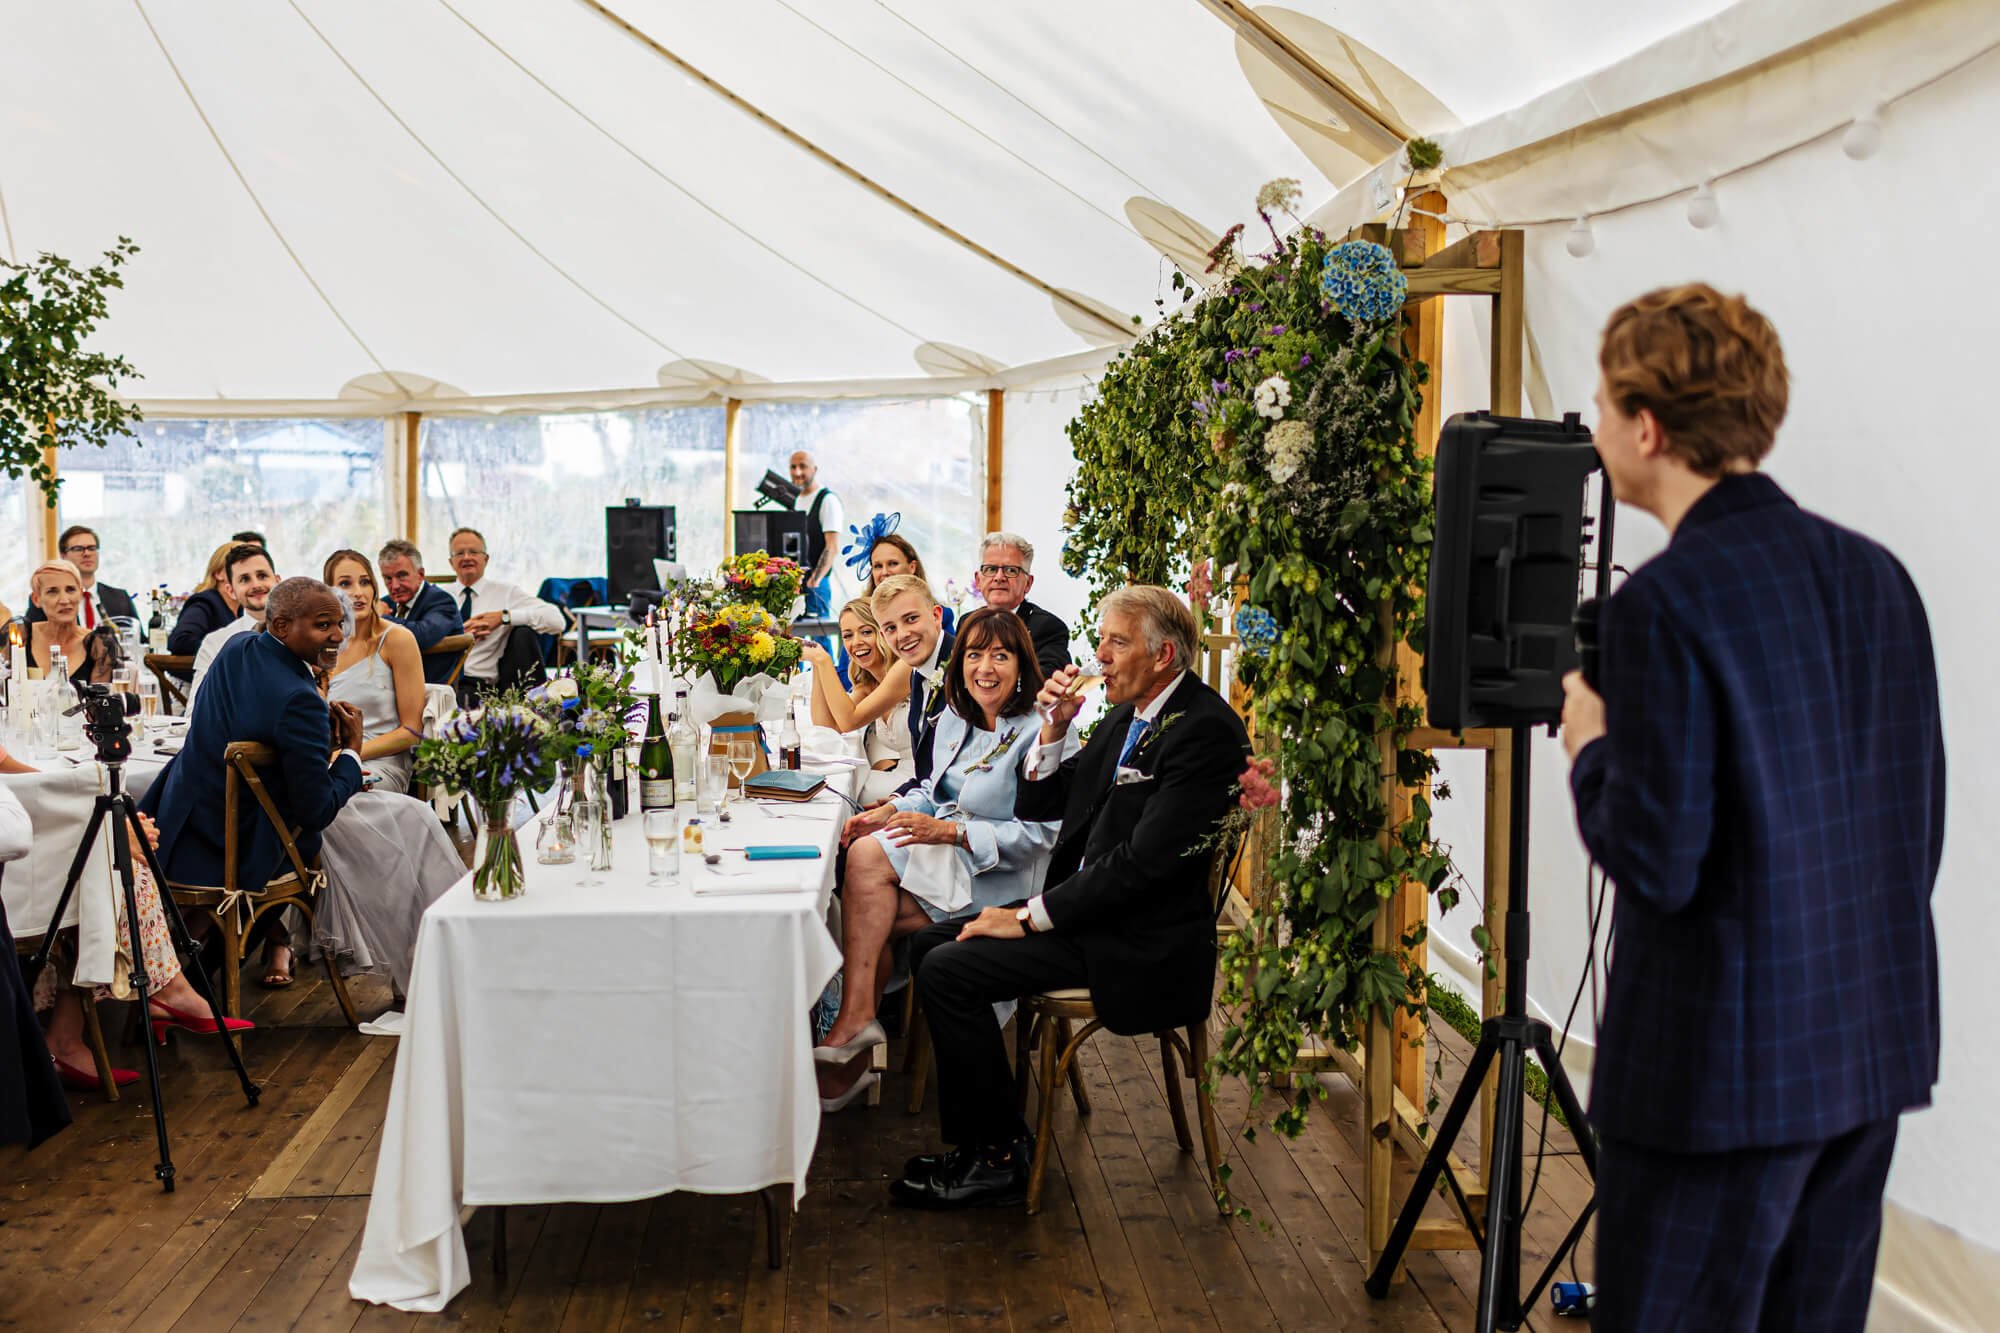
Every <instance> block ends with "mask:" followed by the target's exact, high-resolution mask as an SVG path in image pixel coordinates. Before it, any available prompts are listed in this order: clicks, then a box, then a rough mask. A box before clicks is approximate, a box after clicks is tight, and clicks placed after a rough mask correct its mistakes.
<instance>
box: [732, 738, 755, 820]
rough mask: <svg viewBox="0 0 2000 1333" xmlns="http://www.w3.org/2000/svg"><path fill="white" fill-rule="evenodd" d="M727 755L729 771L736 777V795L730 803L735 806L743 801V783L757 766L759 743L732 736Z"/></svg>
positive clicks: (751, 739) (750, 739)
mask: <svg viewBox="0 0 2000 1333" xmlns="http://www.w3.org/2000/svg"><path fill="white" fill-rule="evenodd" d="M727 753H728V755H729V771H730V772H731V773H734V774H735V775H736V795H735V796H734V797H731V798H730V803H731V804H734V803H735V802H736V801H738V800H741V799H742V797H743V781H744V779H746V778H748V777H749V776H750V770H751V769H752V768H754V767H756V765H757V742H756V740H755V739H753V738H752V737H749V736H731V737H730V738H729V749H728V751H727Z"/></svg>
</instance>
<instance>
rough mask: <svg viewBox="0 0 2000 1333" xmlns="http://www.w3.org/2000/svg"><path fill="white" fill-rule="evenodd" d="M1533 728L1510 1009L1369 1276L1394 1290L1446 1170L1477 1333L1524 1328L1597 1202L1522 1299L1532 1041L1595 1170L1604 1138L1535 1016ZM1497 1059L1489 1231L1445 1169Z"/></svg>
mask: <svg viewBox="0 0 2000 1333" xmlns="http://www.w3.org/2000/svg"><path fill="white" fill-rule="evenodd" d="M1529 732H1530V728H1528V727H1525V726H1517V727H1515V728H1514V729H1513V760H1514V762H1513V773H1512V775H1511V779H1510V781H1509V784H1508V790H1509V792H1510V793H1511V795H1512V798H1513V802H1512V804H1513V809H1512V813H1511V815H1510V825H1509V835H1510V836H1509V845H1508V853H1507V883H1508V885H1509V887H1510V888H1511V890H1512V893H1513V897H1512V900H1511V901H1510V902H1509V904H1508V908H1507V925H1506V944H1505V948H1506V956H1507V998H1506V1006H1505V1008H1504V1009H1503V1010H1502V1011H1501V1013H1500V1015H1499V1017H1497V1018H1489V1019H1487V1020H1486V1021H1485V1023H1484V1024H1482V1025H1481V1029H1480V1036H1479V1046H1478V1049H1476V1050H1474V1051H1473V1053H1472V1059H1471V1060H1470V1061H1469V1062H1468V1063H1467V1064H1466V1067H1465V1081H1464V1082H1462V1083H1460V1084H1459V1086H1458V1093H1457V1095H1456V1096H1454V1097H1453V1098H1452V1099H1451V1107H1450V1109H1449V1110H1447V1111H1446V1112H1445V1115H1444V1120H1443V1122H1442V1123H1441V1124H1440V1125H1439V1126H1438V1132H1437V1137H1436V1138H1435V1139H1433V1140H1432V1142H1431V1150H1430V1153H1429V1155H1428V1156H1426V1157H1425V1158H1424V1162H1423V1165H1422V1166H1421V1167H1420V1168H1418V1170H1417V1178H1416V1181H1415V1182H1414V1183H1413V1184H1412V1185H1411V1186H1410V1197H1409V1199H1408V1200H1407V1201H1406V1202H1405V1203H1404V1204H1403V1211H1402V1214H1401V1215H1400V1216H1399V1217H1397V1219H1396V1226H1395V1228H1394V1230H1392V1231H1390V1233H1389V1246H1388V1248H1387V1249H1385V1250H1384V1251H1383V1252H1382V1259H1381V1262H1380V1263H1378V1264H1376V1265H1375V1271H1374V1272H1372V1273H1370V1274H1369V1275H1368V1282H1367V1288H1368V1294H1369V1295H1370V1296H1374V1297H1377V1298H1380V1297H1383V1296H1386V1295H1388V1294H1389V1281H1390V1279H1391V1278H1393V1277H1394V1276H1395V1274H1396V1268H1397V1266H1398V1265H1399V1264H1400V1263H1402V1260H1403V1251H1404V1250H1405V1249H1406V1248H1408V1246H1409V1243H1410V1237H1411V1235H1412V1234H1414V1233H1415V1231H1416V1226H1417V1220H1418V1218H1420V1217H1421V1216H1422V1215H1423V1211H1424V1206H1425V1205H1426V1204H1427V1203H1429V1202H1430V1197H1431V1192H1432V1190H1434V1189H1435V1188H1436V1186H1437V1182H1438V1177H1439V1176H1440V1175H1443V1177H1444V1180H1445V1183H1446V1184H1447V1186H1449V1188H1450V1190H1451V1194H1452V1197H1453V1200H1454V1201H1455V1202H1456V1203H1457V1204H1458V1209H1459V1211H1460V1212H1461V1213H1462V1214H1464V1216H1465V1224H1466V1225H1467V1226H1468V1227H1470V1228H1471V1229H1472V1234H1473V1236H1474V1238H1475V1239H1477V1240H1478V1241H1479V1248H1480V1251H1481V1262H1480V1266H1479V1310H1478V1324H1477V1328H1478V1330H1479V1333H1487V1331H1488V1330H1490V1329H1495V1328H1508V1329H1513V1328H1519V1327H1520V1326H1521V1321H1522V1319H1523V1318H1524V1317H1525V1316H1526V1314H1527V1312H1528V1310H1529V1309H1531V1308H1532V1307H1533V1306H1534V1303H1535V1301H1536V1300H1537V1299H1539V1298H1540V1296H1541V1294H1542V1289H1543V1288H1544V1287H1546V1286H1547V1285H1548V1284H1549V1280H1550V1279H1551V1278H1553V1277H1554V1276H1555V1274H1556V1270H1557V1269H1558V1268H1559V1267H1561V1265H1562V1261H1563V1256H1564V1255H1565V1254H1567V1253H1569V1251H1570V1249H1571V1247H1573V1246H1574V1245H1575V1244H1576V1242H1577V1240H1578V1239H1579V1238H1580V1237H1581V1236H1582V1235H1583V1228H1584V1225H1585V1223H1587V1222H1588V1221H1589V1220H1590V1214H1591V1210H1592V1209H1593V1208H1594V1207H1595V1206H1596V1204H1595V1201H1593V1202H1592V1203H1591V1204H1589V1205H1587V1206H1586V1207H1585V1208H1584V1209H1583V1211H1582V1212H1580V1213H1579V1214H1578V1215H1577V1219H1576V1222H1575V1224H1574V1225H1573V1226H1571V1227H1570V1229H1569V1234H1568V1235H1566V1236H1565V1237H1563V1242H1562V1244H1561V1245H1559V1246H1557V1247H1556V1252H1555V1254H1553V1255H1551V1256H1550V1258H1549V1266H1548V1268H1547V1269H1545V1270H1544V1271H1543V1273H1542V1276H1541V1278H1540V1279H1539V1280H1538V1281H1537V1282H1536V1283H1535V1285H1534V1288H1533V1289H1532V1290H1530V1291H1529V1293H1528V1297H1527V1299H1526V1300H1522V1299H1521V1223H1522V1220H1523V1219H1522V1216H1521V1147H1522V1144H1523V1143H1524V1142H1525V1140H1526V1137H1527V1133H1526V1126H1527V1108H1526V1106H1525V1105H1523V1100H1524V1089H1523V1084H1524V1080H1525V1066H1526V1061H1527V1056H1528V1050H1529V1048H1530V1047H1532V1048H1533V1049H1534V1052H1535V1055H1536V1056H1537V1057H1538V1058H1539V1059H1540V1060H1541V1062H1542V1070H1543V1072H1544V1073H1546V1074H1547V1075H1548V1079H1549V1087H1550V1089H1551V1090H1552V1091H1553V1092H1554V1093H1555V1097H1556V1102H1557V1104H1558V1105H1560V1106H1561V1107H1562V1112H1563V1115H1564V1116H1565V1117H1567V1118H1568V1120H1569V1123H1570V1126H1571V1128H1572V1129H1573V1130H1574V1132H1575V1135H1576V1146H1577V1151H1578V1152H1579V1153H1581V1154H1582V1156H1583V1162H1584V1165H1585V1166H1586V1167H1587V1168H1588V1169H1589V1171H1590V1173H1591V1175H1592V1176H1595V1175H1596V1174H1597V1136H1596V1134H1594V1133H1593V1132H1592V1131H1591V1128H1590V1123H1589V1122H1588V1121H1587V1120H1585V1119H1584V1114H1583V1107H1582V1106H1581V1105H1580V1104H1578V1102H1577V1099H1576V1092H1575V1090H1574V1089H1573V1088H1571V1087H1570V1084H1569V1078H1568V1076H1567V1075H1566V1074H1564V1072H1563V1067H1562V1062H1561V1061H1559V1060H1558V1059H1557V1058H1556V1048H1555V1042H1554V1041H1552V1040H1551V1039H1550V1036H1549V1025H1548V1024H1547V1023H1544V1022H1542V1021H1541V1020H1540V1019H1538V1018H1530V1017H1528V736H1529ZM1496 1058H1497V1059H1498V1060H1499V1062H1500V1080H1499V1088H1498V1105H1497V1107H1496V1108H1495V1112H1494V1116H1493V1140H1492V1142H1490V1143H1488V1144H1486V1145H1484V1150H1485V1151H1486V1152H1487V1153H1488V1154H1490V1156H1489V1157H1488V1158H1487V1160H1488V1161H1490V1162H1491V1163H1492V1169H1491V1171H1490V1172H1489V1174H1488V1178H1487V1190H1488V1193H1487V1195H1486V1225H1485V1228H1484V1230H1483V1231H1482V1229H1481V1227H1480V1224H1479V1219H1478V1218H1476V1217H1474V1216H1473V1212H1472V1208H1471V1205H1470V1204H1469V1203H1468V1202H1467V1200H1466V1198H1465V1195H1464V1193H1463V1192H1462V1191H1460V1189H1459V1187H1458V1180H1457V1178H1456V1177H1454V1176H1453V1175H1452V1174H1451V1173H1450V1171H1449V1170H1448V1169H1447V1166H1446V1162H1447V1159H1448V1158H1449V1157H1450V1155H1451V1149H1452V1144H1453V1142H1454V1141H1455V1140H1456V1139H1457V1138H1458V1134H1459V1131H1460V1130H1461V1129H1463V1128H1464V1127H1465V1120H1466V1117H1467V1116H1469V1115H1470V1114H1471V1113H1472V1110H1473V1108H1474V1107H1476V1106H1478V1105H1479V1088H1480V1084H1482V1083H1483V1082H1485V1080H1486V1070H1487V1066H1489V1065H1491V1064H1492V1063H1493V1062H1494V1060H1495V1059H1496Z"/></svg>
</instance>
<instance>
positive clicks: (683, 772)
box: [667, 690, 701, 809]
mask: <svg viewBox="0 0 2000 1333" xmlns="http://www.w3.org/2000/svg"><path fill="white" fill-rule="evenodd" d="M700 747H701V733H700V732H699V731H697V730H696V729H695V725H694V719H693V718H692V717H690V716H688V692H687V691H686V690H675V691H674V713H673V718H672V726H671V728H670V729H669V730H668V732H667V749H668V752H669V753H671V754H672V755H673V759H674V795H675V797H676V799H678V800H681V801H685V802H687V805H688V808H689V809H693V808H694V801H695V779H696V777H697V776H698V775H699V767H700V766H699V764H698V763H697V762H696V759H695V751H696V750H697V749H699V748H700Z"/></svg>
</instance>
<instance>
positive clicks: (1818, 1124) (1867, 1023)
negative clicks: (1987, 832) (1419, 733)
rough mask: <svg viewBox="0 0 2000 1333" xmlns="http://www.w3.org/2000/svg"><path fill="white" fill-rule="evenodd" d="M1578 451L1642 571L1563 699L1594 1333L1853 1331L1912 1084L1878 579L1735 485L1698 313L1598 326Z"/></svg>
mask: <svg viewBox="0 0 2000 1333" xmlns="http://www.w3.org/2000/svg"><path fill="white" fill-rule="evenodd" d="M1599 368H1600V371H1601V375H1602V378H1601V381H1600V384H1599V388H1598V393H1597V405H1598V426H1597V447H1598V452H1599V453H1600V455H1602V457H1603V460H1604V466H1605V469H1606V471H1607V472H1608V473H1609V475H1610V478H1611V482H1612V486H1613V489H1614V490H1615V492H1616V494H1617V497H1618V499H1619V500H1620V501H1621V502H1623V503H1625V504H1629V505H1632V506H1635V507H1637V508H1639V509H1643V510H1645V511H1647V512H1648V513H1650V514H1652V515H1653V516H1654V517H1655V518H1657V519H1659V520H1660V522H1661V523H1662V524H1663V525H1664V526H1665V527H1666V529H1667V531H1668V534H1669V541H1668V545H1667V549H1666V550H1665V552H1663V553H1662V554H1661V555H1659V556H1658V557H1657V558H1655V559H1654V560H1652V561H1650V562H1648V563H1647V564H1646V565H1644V566H1642V567H1641V568H1640V569H1639V570H1638V571H1637V572H1636V573H1635V574H1633V575H1632V576H1631V577H1630V578H1629V579H1628V580H1627V581H1626V582H1625V584H1624V585H1623V586H1622V587H1621V588H1620V589H1619V590H1618V592H1617V593H1616V595H1614V596H1613V597H1612V598H1611V599H1610V600H1609V602H1607V603H1606V605H1605V607H1604V609H1603V611H1602V613H1601V622H1600V636H1599V640H1600V651H1601V662H1602V666H1601V680H1600V684H1601V686H1602V695H1601V696H1600V695H1599V694H1598V693H1596V692H1593V691H1592V690H1591V689H1590V687H1589V686H1588V685H1586V684H1585V683H1584V682H1583V681H1582V680H1581V679H1580V678H1579V677H1576V676H1574V675H1573V676H1571V677H1570V679H1569V680H1567V681H1566V682H1565V685H1566V688H1567V690H1568V700H1567V703H1566V706H1565V708H1564V710H1563V739H1564V744H1565V746H1566V747H1567V748H1568V750H1569V752H1570V755H1571V757H1572V760H1573V765H1572V768H1571V771H1570V787H1571V792H1572V795H1573V796H1574V798H1575V802H1576V810H1577V821H1578V824H1579V826H1580V829H1581V832H1582V835H1583V841H1584V844H1585V846H1586V847H1588V848H1589V850H1590V853H1591V855H1592V856H1593V857H1594V858H1596V860H1597V862H1598V863H1599V864H1600V865H1602V866H1603V867H1604V869H1605V870H1606V871H1607V872H1608V873H1609V875H1610V877H1611V879H1612V881H1613V882H1614V883H1615V884H1616V886H1617V903H1616V907H1615V909H1614V914H1613V918H1612V930H1613V945H1612V955H1611V958H1612V961H1611V966H1610V970H1609V972H1608V975H1607V983H1608V994H1607V998H1606V1003H1605V1008H1604V1016H1603V1022H1602V1025H1601V1029H1600V1033H1599V1054H1598V1057H1597V1062H1596V1068H1595V1070H1594V1073H1593V1078H1592V1086H1591V1105H1590V1118H1591V1121H1592V1124H1593V1125H1594V1127H1595V1128H1596V1130H1597V1133H1598V1135H1599V1137H1600V1140H1601V1146H1600V1148H1599V1156H1598V1175H1597V1202H1598V1208H1599V1214H1598V1224H1597V1225H1598V1240H1597V1278H1598V1283H1599V1291H1598V1299H1597V1306H1596V1312H1595V1314H1594V1316H1593V1326H1594V1327H1596V1328H1599V1329H1618V1330H1627V1329H1666V1328H1674V1329H1703V1330H1710V1329H1753V1328H1764V1329H1780V1328H1782V1329H1812V1330H1815V1331H1816V1333H1818V1331H1820V1330H1840V1329H1852V1330H1856V1333H1858V1331H1859V1330H1860V1329H1861V1328H1862V1327H1863V1325H1864V1323H1865V1321H1866V1319H1867V1312H1868V1298H1869V1293H1870V1290H1871V1288H1872V1284H1873V1281H1874V1273H1875V1251H1876V1247H1877V1244H1878V1242H1879V1240H1880V1237H1881V1226H1882V1189H1883V1184H1884V1181H1885V1180H1886V1178H1887V1176H1888V1171H1889V1161H1890V1158H1891V1156H1892V1155H1893V1153H1894V1150H1895V1143H1896V1127H1897V1117H1898V1116H1899V1115H1900V1114H1901V1113H1902V1112H1903V1111H1905V1110H1908V1109H1910V1108H1912V1107H1919V1106H1924V1105H1927V1104H1928V1103H1929V1101H1930V1090H1931V1087H1932V1085H1933V1084H1935V1083H1936V1081H1937V1074H1938V976H1937V944H1936V938H1935V936H1934V934H1933V929H1932V924H1931V910H1930V896H1931V888H1932V885H1933V883H1934V882H1935V880H1936V878H1937V872H1938V863H1939V859H1940V856H1941V852H1942V846H1943V840H1944V798H1945V785H1944V741H1943V732H1942V725H1941V722H1940V719H1939V713H1938V687H1937V670H1936V664H1935V661H1934V659H1933V656H1932V650H1931V639H1930V628H1929V622H1928V620H1927V619H1926V617H1925V614H1924V607H1923V602H1922V600H1921V599H1920V598H1919V597H1918V595H1917V590H1916V586H1915V585H1914V583H1912V581H1911V579H1910V576H1909V574H1908V573H1906V572H1905V571H1904V569H1903V567H1902V565H1901V564H1899V563H1898V562H1897V560H1896V558H1895V557H1894V556H1893V555H1891V554H1890V553H1889V552H1888V551H1886V550H1884V549H1883V548H1882V547H1881V546H1879V545H1877V544H1876V543H1874V542H1872V541H1870V540H1869V539H1868V538H1866V537H1863V536H1861V535H1859V534H1858V533H1855V532H1851V531H1849V530H1847V529H1845V528H1842V527H1839V526H1837V525H1836V524H1833V523H1830V522H1828V521H1827V520H1826V519H1823V518H1820V517H1818V516H1816V515H1813V514H1809V513H1807V512H1805V511H1804V510H1802V509H1800V508H1799V507H1798V505H1797V504H1795V503H1794V502H1793V501H1792V500H1791V498H1790V497H1789V496H1787V495H1786V494H1785V493H1784V492H1783V491H1782V490H1780V489H1779V488H1778V485H1777V483H1775V482H1773V481H1772V480H1771V479H1770V478H1768V477H1766V476H1764V475H1763V474H1762V473H1760V472H1759V471H1757V466H1758V464H1759V463H1760V462H1761V461H1762V460H1763V458H1764V456H1765V455H1766V454H1767V453H1768V452H1769V451H1770V448H1771V445H1772V442H1773V439H1774V437H1775V435H1776V432H1777V428H1778V423H1779V422H1780V421H1781V420H1782V419H1783V417H1784V413H1785V406H1786V397H1787V386H1786V372H1785V363H1784V354H1783V351H1782V349H1781V348H1780V346H1779V343H1778V337H1777V334H1776V332H1775V331H1774V330H1773V329H1772V327H1771V325H1770V324H1769V323H1768V322H1767V321H1766V320H1765V319H1764V317H1763V316H1762V315H1760V314H1758V313H1757V312H1756V311H1755V310H1753V309H1751V308H1750V307H1749V306H1748V305H1747V304H1745V303H1744V302H1743V300H1742V299H1741V298H1740V297H1726V296H1723V295H1721V294H1720V293H1718V292H1716V291H1714V290H1713V289H1711V288H1709V287H1706V286H1699V285H1697V286H1688V287H1678V288H1669V289H1666V290H1663V291H1659V292H1654V293H1652V294H1650V295H1647V296H1643V297H1640V298H1639V299H1638V300H1636V301H1633V302H1631V303H1629V304H1628V305H1626V306H1624V307H1622V308H1621V309H1619V310H1618V311H1617V312H1616V313H1615V314H1613V315H1612V317H1611V320H1610V322H1609V324H1608V325H1607V326H1606V328H1605V333H1604V340H1603V345H1602V349H1601V351H1600V353H1599Z"/></svg>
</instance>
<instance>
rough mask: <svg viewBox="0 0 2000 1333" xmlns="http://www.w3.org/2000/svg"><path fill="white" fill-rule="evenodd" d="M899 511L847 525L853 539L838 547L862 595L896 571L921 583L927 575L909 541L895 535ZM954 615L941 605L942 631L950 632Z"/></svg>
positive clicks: (869, 595)
mask: <svg viewBox="0 0 2000 1333" xmlns="http://www.w3.org/2000/svg"><path fill="white" fill-rule="evenodd" d="M902 521H903V516H902V515H901V514H877V515H875V517H873V518H871V519H869V520H868V522H867V524H866V525H864V526H863V527H859V528H855V527H850V528H848V532H849V533H851V534H852V535H853V537H854V540H853V541H851V542H849V543H848V544H847V545H845V546H843V547H841V548H840V549H841V554H843V555H845V556H846V557H847V564H848V567H849V568H850V569H853V570H854V571H855V572H856V574H857V575H858V576H859V577H860V578H861V580H862V595H863V596H864V597H872V596H874V594H875V585H876V584H878V583H880V582H881V581H882V580H883V579H886V578H889V577H892V576H893V575H896V574H914V575H916V576H917V577H918V578H920V579H922V580H923V581H924V582H926V583H928V582H930V578H931V576H930V575H929V574H928V573H927V572H925V570H924V562H923V559H922V557H920V556H918V554H917V548H916V547H914V546H912V545H910V540H909V538H907V537H903V536H900V535H898V534H897V532H896V528H897V527H898V526H899V525H900V524H901V523H902ZM955 619H956V617H955V616H954V615H953V614H952V609H951V608H950V607H948V606H947V607H945V608H944V632H945V633H947V634H949V633H951V632H952V622H953V621H954V620H955Z"/></svg>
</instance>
